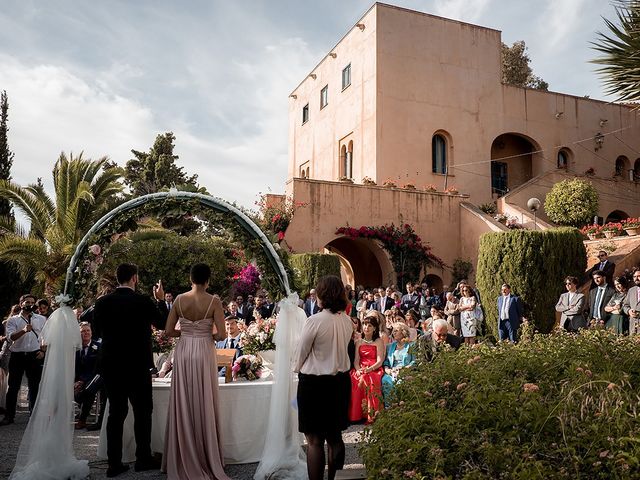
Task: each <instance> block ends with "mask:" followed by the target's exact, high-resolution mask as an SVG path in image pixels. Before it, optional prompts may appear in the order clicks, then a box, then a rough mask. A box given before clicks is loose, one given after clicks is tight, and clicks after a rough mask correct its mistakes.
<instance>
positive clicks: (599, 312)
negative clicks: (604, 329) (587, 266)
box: [587, 270, 616, 325]
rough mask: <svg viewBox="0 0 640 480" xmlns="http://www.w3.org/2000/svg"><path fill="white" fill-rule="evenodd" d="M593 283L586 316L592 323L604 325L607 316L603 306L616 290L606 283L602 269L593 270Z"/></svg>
mask: <svg viewBox="0 0 640 480" xmlns="http://www.w3.org/2000/svg"><path fill="white" fill-rule="evenodd" d="M593 283H594V284H595V285H596V286H595V287H594V288H592V289H591V290H590V291H589V316H588V317H587V318H589V320H590V321H591V322H593V323H594V324H599V325H604V324H605V322H606V321H607V317H608V316H609V314H608V313H607V312H605V311H604V307H606V306H607V304H608V303H609V300H611V297H613V295H615V293H616V291H615V289H614V288H613V287H611V286H610V285H609V284H607V279H606V277H605V273H604V272H603V271H602V270H596V271H595V272H593ZM591 322H590V323H591Z"/></svg>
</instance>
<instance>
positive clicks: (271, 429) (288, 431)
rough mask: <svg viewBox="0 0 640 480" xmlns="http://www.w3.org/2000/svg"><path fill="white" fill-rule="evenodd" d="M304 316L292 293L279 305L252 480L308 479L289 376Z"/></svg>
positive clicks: (295, 404) (294, 396)
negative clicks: (272, 364) (260, 444)
mask: <svg viewBox="0 0 640 480" xmlns="http://www.w3.org/2000/svg"><path fill="white" fill-rule="evenodd" d="M306 320H307V316H306V315H305V313H304V310H302V309H301V308H300V307H298V295H297V294H296V293H293V294H291V295H289V297H288V298H285V299H284V300H282V301H281V302H280V314H279V315H278V323H277V324H276V331H275V333H274V343H275V344H276V362H275V369H274V382H273V389H272V392H271V405H270V410H269V420H268V424H267V435H266V437H267V442H266V443H265V446H264V450H263V452H262V460H261V461H260V464H259V465H258V469H257V470H256V473H255V475H254V477H253V478H254V479H255V480H265V479H270V480H298V479H300V480H303V479H307V478H308V476H307V463H306V457H305V455H304V452H303V451H302V448H301V446H300V445H301V443H302V442H301V440H302V437H301V435H300V433H299V432H298V410H297V403H296V393H297V382H295V377H294V375H293V374H292V373H291V372H292V371H293V368H292V366H293V361H294V354H295V349H296V346H297V345H298V338H299V335H300V331H301V330H302V326H303V325H304V322H305V321H306Z"/></svg>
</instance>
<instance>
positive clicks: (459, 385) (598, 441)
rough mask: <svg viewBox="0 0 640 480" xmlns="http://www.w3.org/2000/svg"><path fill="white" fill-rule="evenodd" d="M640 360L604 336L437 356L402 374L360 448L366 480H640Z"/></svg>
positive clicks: (630, 343)
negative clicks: (639, 413) (639, 404)
mask: <svg viewBox="0 0 640 480" xmlns="http://www.w3.org/2000/svg"><path fill="white" fill-rule="evenodd" d="M637 351H638V340H636V339H635V338H633V337H631V338H630V337H622V336H616V335H614V334H612V333H611V332H608V331H606V330H598V331H584V332H583V333H581V334H580V335H577V336H576V335H569V334H565V333H562V334H554V335H535V336H533V337H532V338H531V339H528V340H527V339H523V341H521V342H520V343H519V344H517V345H513V344H510V343H501V344H499V345H498V346H497V347H490V346H486V345H477V346H475V347H474V348H466V347H463V348H462V349H461V350H459V351H457V352H455V351H454V352H441V353H438V354H437V356H436V359H435V361H434V362H433V363H430V364H418V365H417V366H415V367H414V368H413V369H403V371H401V372H400V374H399V377H400V380H401V381H399V382H397V383H396V387H395V398H392V399H391V402H392V404H391V407H390V408H388V409H386V410H384V411H383V412H381V413H380V414H379V415H378V416H377V417H376V421H375V423H373V425H372V426H371V427H369V428H368V429H367V430H366V433H365V437H364V442H363V443H362V444H361V447H360V451H361V454H362V458H363V460H364V464H365V465H366V466H367V474H368V476H369V478H376V479H380V480H385V479H401V478H407V477H413V478H452V479H478V480H481V479H482V480H489V479H496V478H501V479H523V478H550V479H576V478H589V479H610V478H618V479H631V478H639V476H640V463H639V462H637V461H636V459H637V458H640V442H638V441H637V438H639V435H640V423H638V420H637V412H636V407H637V396H636V395H637V391H638V389H639V388H640V363H638V362H637V360H636V359H637ZM418 354H420V352H418ZM496 385H499V387H498V388H497V387H496ZM407 472H410V473H411V474H410V475H407Z"/></svg>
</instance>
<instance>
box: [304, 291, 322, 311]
mask: <svg viewBox="0 0 640 480" xmlns="http://www.w3.org/2000/svg"><path fill="white" fill-rule="evenodd" d="M319 311H320V306H319V305H318V298H317V297H316V290H315V289H314V288H312V289H311V291H309V297H308V298H307V301H306V302H304V313H306V314H307V318H308V317H310V316H311V315H315V314H316V313H318V312H319Z"/></svg>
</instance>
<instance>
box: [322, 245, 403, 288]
mask: <svg viewBox="0 0 640 480" xmlns="http://www.w3.org/2000/svg"><path fill="white" fill-rule="evenodd" d="M325 249H326V250H328V251H330V252H332V253H335V254H336V255H338V257H340V262H341V267H342V268H341V271H342V274H343V280H345V281H346V282H347V283H350V284H352V285H353V286H354V288H355V286H357V285H362V286H364V287H366V288H368V287H379V286H383V285H384V286H386V285H389V284H390V283H395V281H394V280H393V275H394V270H393V266H392V265H391V261H390V260H389V257H388V256H387V254H386V252H385V251H384V250H383V249H382V247H381V246H380V245H379V244H378V243H377V242H376V241H374V240H370V239H363V238H349V237H338V238H336V239H334V240H332V241H330V242H329V243H328V244H327V245H326V246H325Z"/></svg>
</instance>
